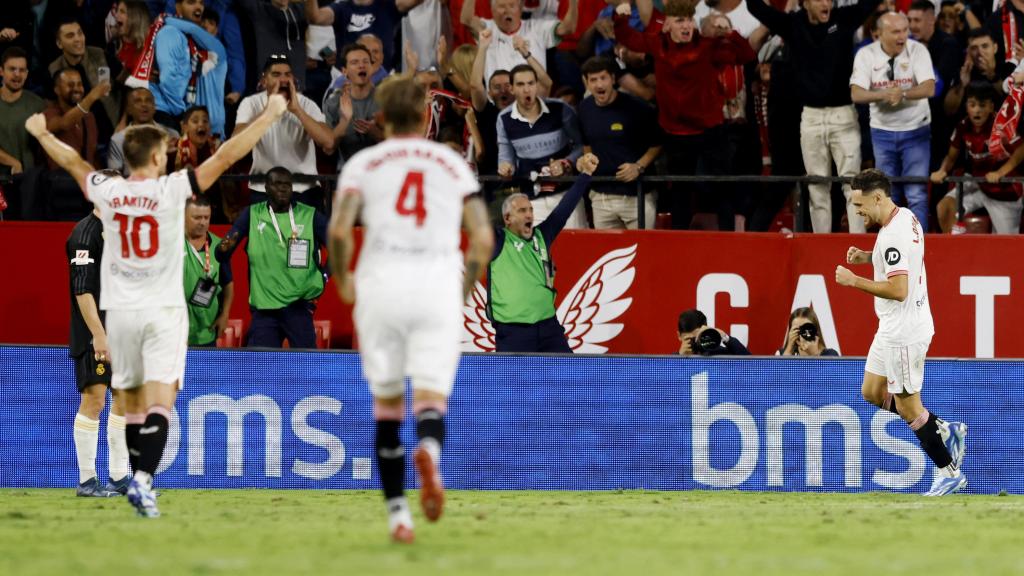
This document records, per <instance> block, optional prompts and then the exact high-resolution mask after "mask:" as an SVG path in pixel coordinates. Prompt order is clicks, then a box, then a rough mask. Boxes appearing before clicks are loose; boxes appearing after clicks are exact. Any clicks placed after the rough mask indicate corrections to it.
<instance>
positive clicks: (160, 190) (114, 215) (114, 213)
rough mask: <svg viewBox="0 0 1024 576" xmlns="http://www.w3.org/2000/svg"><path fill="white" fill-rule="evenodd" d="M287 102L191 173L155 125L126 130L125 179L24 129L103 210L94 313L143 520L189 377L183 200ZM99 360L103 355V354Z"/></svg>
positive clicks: (253, 139)
mask: <svg viewBox="0 0 1024 576" xmlns="http://www.w3.org/2000/svg"><path fill="white" fill-rule="evenodd" d="M287 106H288V104H287V102H285V100H284V98H283V97H281V96H279V95H274V96H273V97H271V98H270V99H269V101H268V103H267V107H266V109H265V110H264V111H263V114H262V115H261V116H260V117H259V118H258V119H256V120H255V121H254V122H252V124H250V125H249V126H248V127H247V128H246V129H245V130H243V131H242V132H241V133H239V134H238V135H236V136H235V137H234V138H232V139H231V140H228V141H227V142H225V143H224V144H223V145H222V146H221V147H220V148H219V149H218V150H217V152H216V153H215V154H214V155H213V156H211V157H210V158H209V159H207V160H206V161H205V162H203V164H202V165H200V166H199V167H198V168H196V169H195V171H194V172H193V171H192V170H181V171H178V172H175V173H174V174H171V175H170V176H165V175H164V173H165V171H166V167H167V141H166V136H165V135H164V133H163V131H162V130H158V129H156V128H154V127H152V126H136V127H131V128H128V131H127V133H126V135H125V139H124V156H125V162H126V164H127V165H128V167H129V168H130V169H131V177H130V178H127V179H126V178H121V177H118V176H114V177H111V176H108V175H105V174H102V173H99V172H95V171H94V170H93V167H92V166H90V165H89V163H88V162H86V161H85V160H83V159H82V157H81V156H79V155H78V152H77V151H76V150H75V149H73V148H71V147H69V146H67V145H66V144H64V143H63V142H61V141H60V140H58V139H57V137H56V136H54V135H53V134H52V133H50V132H49V131H48V130H47V129H46V119H45V118H44V117H43V115H42V114H36V115H34V116H32V117H30V118H29V119H28V120H27V121H26V122H25V128H26V129H27V130H28V132H29V133H30V134H32V135H33V136H35V137H36V139H37V140H38V141H39V143H40V144H41V145H42V146H43V149H44V150H46V153H47V154H49V155H50V157H51V158H53V160H54V161H55V162H56V163H57V164H59V165H60V166H61V167H62V168H64V169H65V170H67V171H68V172H69V173H70V174H71V176H73V177H74V179H75V181H76V182H78V185H79V186H81V188H82V190H83V191H84V192H85V195H86V197H87V198H88V199H89V200H91V201H92V202H93V204H95V206H96V208H98V209H99V212H100V219H101V220H102V221H103V231H104V236H105V238H106V242H105V243H104V248H103V267H102V269H101V272H100V285H101V287H102V290H101V292H100V308H102V309H103V310H105V311H106V312H107V335H108V346H109V350H110V359H109V360H110V362H111V365H112V368H113V373H114V376H113V382H112V386H113V388H114V389H116V390H124V391H125V408H126V414H125V422H126V430H125V432H126V434H125V435H126V440H127V443H128V449H129V453H130V454H131V455H132V456H133V457H134V458H133V459H134V460H135V461H136V462H137V463H138V466H137V468H136V470H135V476H134V477H133V478H132V481H131V484H130V485H129V487H128V500H129V502H131V504H132V505H133V506H134V507H135V509H136V511H137V512H138V513H139V515H140V516H144V517H149V518H153V517H157V516H159V515H160V511H159V510H158V509H157V506H156V497H155V495H154V493H153V490H152V486H153V475H154V474H155V473H156V468H157V465H158V464H159V463H160V457H161V456H162V455H163V451H164V445H165V444H166V443H167V432H168V426H169V423H170V418H171V410H172V409H173V407H174V401H175V398H176V397H177V393H178V390H179V389H180V388H181V386H182V377H183V376H184V374H185V351H186V342H187V340H188V313H187V310H186V307H185V295H184V289H183V287H182V284H183V276H182V275H183V267H184V256H183V255H184V254H185V251H184V249H185V246H184V241H185V240H184V236H183V235H182V233H181V230H182V229H183V228H184V226H185V202H186V200H188V198H190V197H191V196H192V194H193V193H201V192H204V191H205V190H206V189H208V188H209V187H210V186H212V185H213V184H214V183H215V182H216V181H217V178H219V177H220V175H221V174H223V173H224V171H225V170H227V169H228V168H229V167H231V165H232V164H234V163H235V162H237V161H238V160H240V159H242V158H243V157H244V156H245V155H246V154H248V153H249V151H250V150H252V148H253V147H254V146H255V145H256V143H257V142H259V140H260V138H261V137H262V136H263V133H264V132H266V131H267V129H268V128H269V127H270V126H271V124H273V123H274V122H275V121H276V120H277V119H278V118H279V117H280V116H281V114H282V113H284V111H285V109H286V108H287ZM100 360H105V358H100Z"/></svg>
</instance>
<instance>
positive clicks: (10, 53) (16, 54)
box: [0, 46, 28, 66]
mask: <svg viewBox="0 0 1024 576" xmlns="http://www.w3.org/2000/svg"><path fill="white" fill-rule="evenodd" d="M12 58H24V59H25V62H26V63H27V62H28V52H25V49H24V48H22V47H21V46H11V47H10V48H8V49H7V50H4V53H3V55H2V56H0V66H6V65H7V61H8V60H11V59H12Z"/></svg>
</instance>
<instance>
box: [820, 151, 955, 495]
mask: <svg viewBox="0 0 1024 576" xmlns="http://www.w3.org/2000/svg"><path fill="white" fill-rule="evenodd" d="M890 187H891V185H890V182H889V179H888V178H887V177H886V176H885V174H884V173H882V172H881V171H880V170H874V169H872V170H865V171H863V172H861V173H860V174H858V175H857V176H855V177H854V178H853V180H852V181H851V182H850V188H851V189H852V195H851V197H850V201H851V203H852V204H853V206H854V208H856V210H857V214H859V215H860V216H862V217H863V218H864V221H865V224H866V225H867V226H871V225H873V224H877V225H879V226H881V230H879V232H878V238H877V239H876V240H875V247H874V250H872V251H871V252H867V251H864V250H860V249H859V248H855V247H851V248H850V249H849V250H847V253H846V262H847V263H848V264H872V265H873V267H874V275H873V279H872V280H868V279H867V278H862V277H860V276H857V275H855V274H854V273H853V272H851V271H850V270H848V269H846V268H845V267H843V266H837V267H836V282H837V283H838V284H839V285H840V286H850V287H853V288H857V289H859V290H862V291H864V292H867V293H868V294H871V295H872V296H874V297H875V313H876V314H877V315H878V332H877V333H875V339H874V341H873V342H872V343H871V348H870V350H869V351H868V358H867V362H866V364H865V366H864V383H863V384H862V386H861V393H862V394H863V395H864V399H865V400H867V401H868V402H871V403H872V404H874V405H876V406H879V407H880V408H882V409H884V410H888V411H891V412H894V413H895V414H897V415H899V416H901V417H902V418H903V420H904V421H906V423H907V424H908V425H909V426H910V429H911V430H913V431H914V434H915V435H916V436H917V439H918V441H919V442H920V443H921V448H922V449H924V452H925V454H927V455H928V457H929V458H931V460H932V462H934V463H935V466H936V468H937V469H936V471H935V475H934V479H933V482H932V487H931V489H930V490H928V491H927V492H926V493H925V495H926V496H943V495H946V494H952V493H954V492H958V491H960V490H962V489H963V488H964V486H966V485H967V476H966V475H964V473H963V472H962V471H961V470H960V465H961V462H962V461H963V457H964V452H965V450H966V438H967V425H966V424H963V423H962V422H946V421H945V420H943V419H942V418H939V417H938V416H936V415H935V414H934V413H932V412H929V411H928V410H927V409H926V408H925V407H924V404H923V403H922V402H921V389H922V388H923V386H924V361H925V355H926V354H927V352H928V345H929V344H930V343H931V340H932V335H933V334H934V333H935V328H934V326H933V324H932V313H931V308H930V306H929V304H928V274H927V273H926V271H925V267H924V240H925V238H924V230H923V229H922V228H921V223H920V222H918V220H917V218H916V217H915V216H914V213H913V212H911V211H910V210H908V209H906V208H899V207H897V206H896V204H895V203H893V201H892V198H891V196H890Z"/></svg>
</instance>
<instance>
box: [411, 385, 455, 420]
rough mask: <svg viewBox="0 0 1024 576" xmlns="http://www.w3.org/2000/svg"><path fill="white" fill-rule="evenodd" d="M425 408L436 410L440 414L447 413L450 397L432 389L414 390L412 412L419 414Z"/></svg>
mask: <svg viewBox="0 0 1024 576" xmlns="http://www.w3.org/2000/svg"><path fill="white" fill-rule="evenodd" d="M425 410H435V411H437V412H438V413H439V414H442V415H443V414H445V412H447V411H448V397H447V396H446V395H444V394H442V393H440V392H434V391H432V390H414V391H413V400H412V413H413V414H419V413H420V412H423V411H425Z"/></svg>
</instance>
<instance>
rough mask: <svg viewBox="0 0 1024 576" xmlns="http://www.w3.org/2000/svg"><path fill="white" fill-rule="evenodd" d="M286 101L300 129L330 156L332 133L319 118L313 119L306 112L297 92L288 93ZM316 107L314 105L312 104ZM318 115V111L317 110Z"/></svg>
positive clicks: (332, 149)
mask: <svg viewBox="0 0 1024 576" xmlns="http://www.w3.org/2000/svg"><path fill="white" fill-rule="evenodd" d="M289 95H290V96H289V99H288V111H289V112H291V113H292V114H294V115H295V117H296V118H298V119H299V123H300V124H302V129H303V130H305V131H306V134H309V137H310V138H312V139H313V142H316V145H317V146H319V147H320V149H321V150H323V151H324V153H325V154H328V155H329V154H332V153H333V152H334V132H333V131H331V128H330V127H329V126H327V124H326V123H324V122H322V121H320V119H319V118H314V117H312V116H310V115H309V113H308V112H306V109H305V107H304V106H303V105H302V98H304V97H303V96H301V95H300V94H299V93H298V92H296V91H295V90H294V89H293V90H290V91H289ZM311 105H312V106H314V107H315V106H316V104H312V103H311ZM317 113H319V110H317Z"/></svg>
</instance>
